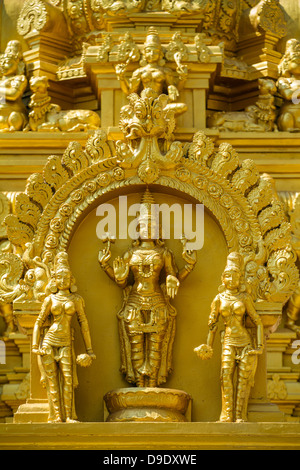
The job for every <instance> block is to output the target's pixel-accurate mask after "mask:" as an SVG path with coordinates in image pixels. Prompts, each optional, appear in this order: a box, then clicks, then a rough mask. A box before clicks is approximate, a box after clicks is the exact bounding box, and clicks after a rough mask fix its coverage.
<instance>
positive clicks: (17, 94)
mask: <svg viewBox="0 0 300 470" xmlns="http://www.w3.org/2000/svg"><path fill="white" fill-rule="evenodd" d="M24 69H25V65H24V62H23V60H22V47H21V44H20V43H19V41H10V42H9V43H8V44H7V46H6V49H5V52H4V54H3V55H2V56H1V58H0V77H1V78H0V132H13V131H21V130H22V129H23V128H24V127H25V124H26V123H27V113H26V108H25V106H24V104H23V103H22V96H23V93H24V91H25V89H26V86H27V78H26V77H25V75H24Z"/></svg>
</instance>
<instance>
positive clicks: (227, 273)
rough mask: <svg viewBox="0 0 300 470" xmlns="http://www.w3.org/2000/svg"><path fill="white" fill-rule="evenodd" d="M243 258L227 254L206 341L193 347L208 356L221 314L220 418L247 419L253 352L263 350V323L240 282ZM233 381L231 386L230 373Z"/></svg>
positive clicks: (211, 351) (254, 367) (205, 356)
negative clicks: (249, 325) (254, 334)
mask: <svg viewBox="0 0 300 470" xmlns="http://www.w3.org/2000/svg"><path fill="white" fill-rule="evenodd" d="M243 269H244V263H243V258H242V256H241V255H240V254H239V253H231V254H230V255H229V256H228V258H227V265H226V268H225V270H224V273H223V275H222V286H221V287H220V289H219V290H220V293H219V294H218V295H217V296H216V297H215V299H214V301H213V303H212V306H211V313H210V316H209V323H208V326H209V334H208V338H207V344H202V345H201V346H199V347H197V348H195V352H196V353H197V355H198V356H199V357H200V358H201V359H210V358H211V356H212V354H213V349H212V346H213V342H214V337H215V334H216V329H217V322H218V320H219V317H220V316H221V317H222V319H223V322H224V325H225V331H224V333H223V338H222V343H223V351H222V367H221V387H222V412H221V416H220V421H225V422H232V421H236V422H242V421H247V407H248V398H249V394H250V389H251V387H252V385H253V381H254V375H255V371H256V366H257V355H258V354H261V353H262V351H263V324H262V321H261V319H260V317H259V315H258V314H257V312H256V310H255V308H254V305H253V301H252V298H251V297H250V295H249V294H248V293H247V292H246V290H245V287H244V285H243ZM246 315H249V317H250V319H251V320H252V322H253V323H254V325H256V328H257V341H256V343H257V346H256V347H255V346H254V341H253V338H252V336H251V334H250V332H249V330H248V329H247V328H246V326H245V320H246ZM235 369H237V381H236V385H235V386H234V384H235V382H234V373H235Z"/></svg>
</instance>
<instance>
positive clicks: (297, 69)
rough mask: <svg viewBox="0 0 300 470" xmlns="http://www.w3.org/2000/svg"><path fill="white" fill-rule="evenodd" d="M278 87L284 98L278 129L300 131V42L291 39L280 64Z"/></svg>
mask: <svg viewBox="0 0 300 470" xmlns="http://www.w3.org/2000/svg"><path fill="white" fill-rule="evenodd" d="M278 72H279V75H280V77H279V79H278V81H277V88H278V91H279V93H280V95H281V96H282V98H283V99H284V102H283V105H282V106H281V108H280V112H279V117H278V120H277V124H278V129H279V130H280V131H287V132H299V131H300V100H299V95H300V90H299V89H300V86H299V84H300V42H299V41H298V40H297V39H290V40H289V41H288V42H287V44H286V50H285V54H284V56H283V57H282V59H281V62H280V64H279V66H278Z"/></svg>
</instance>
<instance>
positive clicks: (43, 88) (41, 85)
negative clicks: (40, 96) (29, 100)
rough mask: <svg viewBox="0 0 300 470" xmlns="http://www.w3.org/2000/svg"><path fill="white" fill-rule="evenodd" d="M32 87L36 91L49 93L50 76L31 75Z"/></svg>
mask: <svg viewBox="0 0 300 470" xmlns="http://www.w3.org/2000/svg"><path fill="white" fill-rule="evenodd" d="M29 83H30V89H31V91H33V92H34V93H47V88H48V86H49V85H48V78H47V77H31V79H30V82H29Z"/></svg>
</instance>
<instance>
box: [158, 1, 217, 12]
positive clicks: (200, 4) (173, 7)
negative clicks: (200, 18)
mask: <svg viewBox="0 0 300 470" xmlns="http://www.w3.org/2000/svg"><path fill="white" fill-rule="evenodd" d="M208 5H209V2H208V1H207V0H162V9H163V10H166V11H172V12H175V11H183V12H185V13H205V11H206V10H207V8H208Z"/></svg>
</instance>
